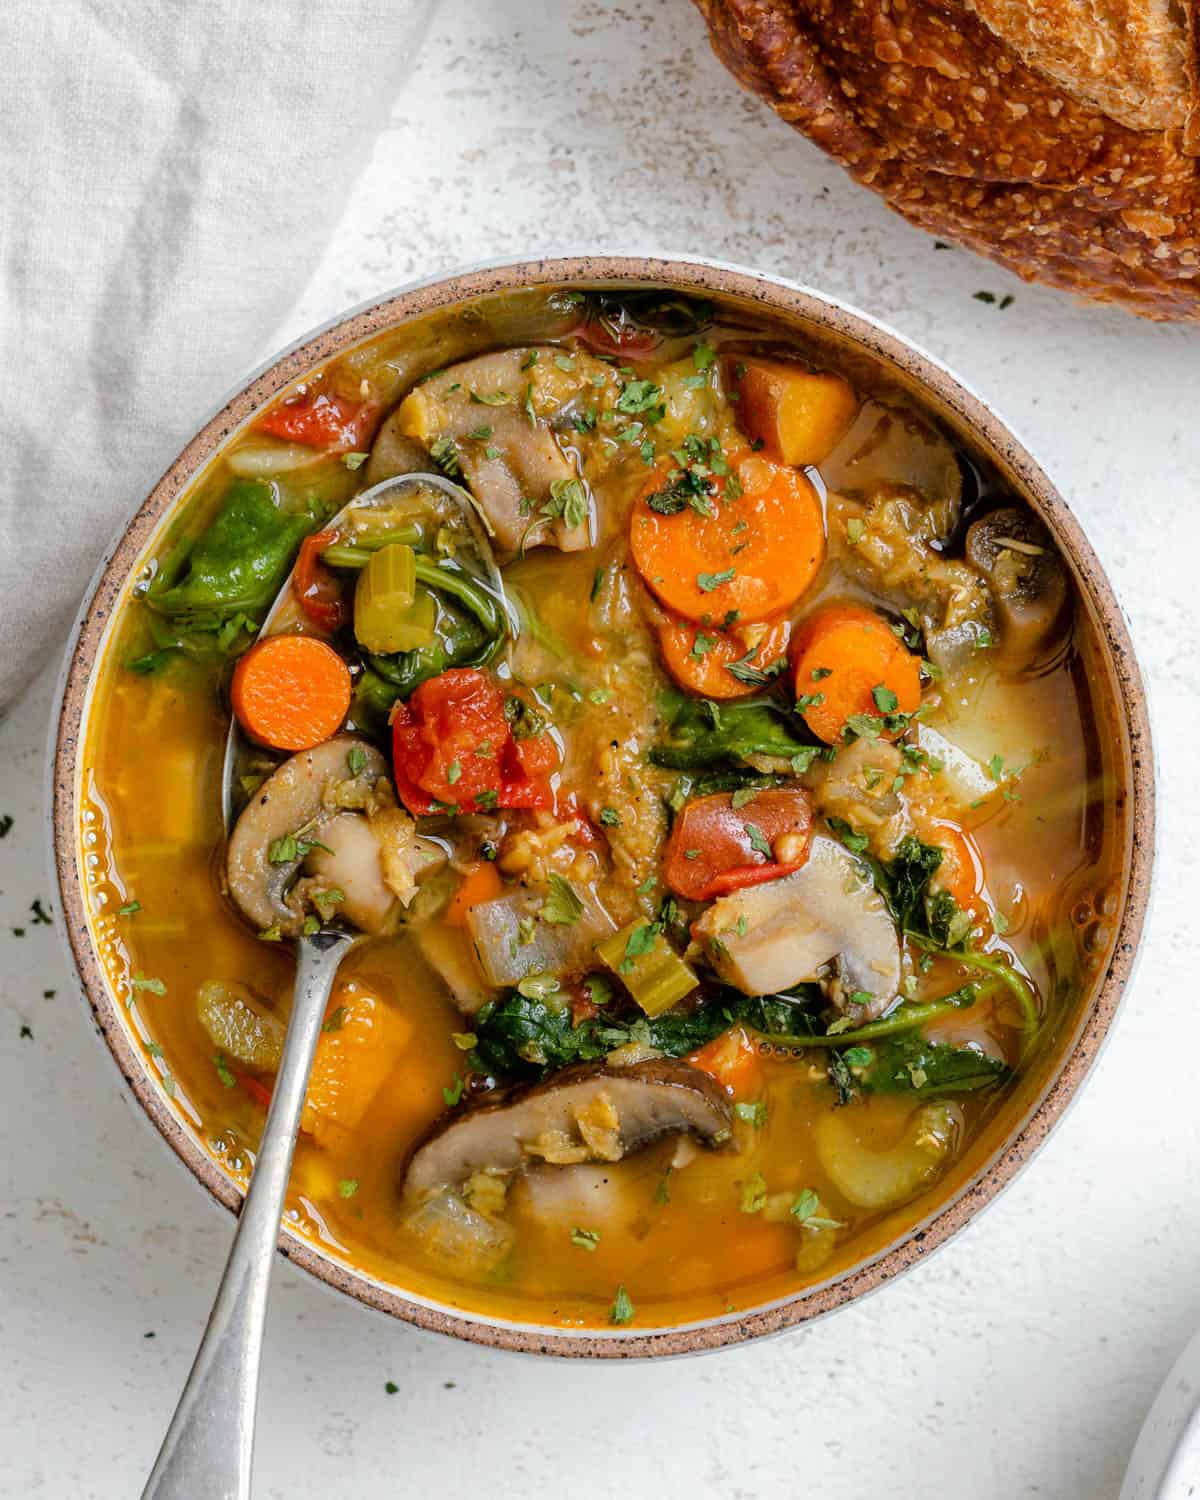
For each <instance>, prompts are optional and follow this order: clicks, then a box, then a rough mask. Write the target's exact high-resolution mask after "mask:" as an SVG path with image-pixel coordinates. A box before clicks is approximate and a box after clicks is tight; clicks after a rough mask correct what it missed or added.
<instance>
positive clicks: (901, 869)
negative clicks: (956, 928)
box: [875, 833, 943, 932]
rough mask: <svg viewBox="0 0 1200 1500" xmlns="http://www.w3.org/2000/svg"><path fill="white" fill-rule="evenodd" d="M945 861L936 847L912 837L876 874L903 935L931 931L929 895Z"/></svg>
mask: <svg viewBox="0 0 1200 1500" xmlns="http://www.w3.org/2000/svg"><path fill="white" fill-rule="evenodd" d="M942 859H943V853H942V850H941V849H939V848H938V847H937V846H936V845H935V844H923V843H922V842H921V840H920V839H919V838H917V836H916V834H914V833H910V834H908V835H906V836H905V837H904V838H903V839H901V840H900V843H899V844H898V845H897V847H896V854H895V857H894V858H893V859H891V860H889V862H888V863H887V864H886V865H883V866H881V867H880V870H879V871H878V872H877V873H876V879H875V884H876V885H877V886H878V887H879V890H880V893H881V894H882V896H883V898H884V900H885V901H886V902H887V904H888V906H889V908H890V909H891V913H892V916H893V917H894V918H895V920H896V925H897V926H898V927H899V928H900V929H901V931H907V932H925V931H927V930H928V928H927V921H926V916H925V902H926V894H927V892H928V890H929V882H930V881H931V880H932V879H933V877H934V875H935V874H936V873H937V871H938V870H939V869H940V868H941V864H942ZM881 876H882V879H881V878H880V877H881Z"/></svg>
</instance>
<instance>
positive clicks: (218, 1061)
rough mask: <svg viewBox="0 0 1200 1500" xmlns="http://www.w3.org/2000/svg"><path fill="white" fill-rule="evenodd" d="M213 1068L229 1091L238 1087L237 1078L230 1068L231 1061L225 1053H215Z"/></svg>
mask: <svg viewBox="0 0 1200 1500" xmlns="http://www.w3.org/2000/svg"><path fill="white" fill-rule="evenodd" d="M213 1067H214V1068H216V1070H217V1077H218V1078H219V1079H220V1080H221V1082H222V1083H223V1084H224V1086H225V1087H226V1088H227V1089H232V1088H236V1087H237V1077H236V1075H235V1074H234V1071H233V1069H232V1068H231V1067H230V1066H229V1059H228V1058H227V1057H226V1056H225V1054H224V1053H223V1052H214V1053H213Z"/></svg>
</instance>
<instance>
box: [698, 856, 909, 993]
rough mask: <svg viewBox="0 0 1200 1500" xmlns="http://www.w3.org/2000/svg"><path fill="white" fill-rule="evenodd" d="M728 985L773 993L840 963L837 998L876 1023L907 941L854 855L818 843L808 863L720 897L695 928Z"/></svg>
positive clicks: (834, 987) (896, 984) (895, 987)
mask: <svg viewBox="0 0 1200 1500" xmlns="http://www.w3.org/2000/svg"><path fill="white" fill-rule="evenodd" d="M692 935H693V936H694V937H695V938H696V939H697V940H698V941H700V942H702V943H703V944H704V945H705V947H706V948H707V950H708V953H709V956H710V958H711V960H712V964H713V967H714V968H715V969H716V971H717V973H718V974H719V975H720V977H721V978H722V979H723V980H725V982H726V983H727V984H732V985H735V986H736V987H737V988H738V989H740V990H742V991H743V992H744V993H745V994H747V995H770V994H774V993H776V992H778V991H779V990H786V989H788V988H789V987H790V986H791V985H794V984H799V983H801V982H802V981H810V980H818V979H822V978H823V977H824V976H825V973H826V968H827V966H828V965H830V964H832V965H833V966H834V969H835V975H834V978H833V980H832V982H829V983H828V984H827V992H828V994H829V996H830V999H831V1000H832V1001H833V1003H834V1004H835V1005H837V1006H838V1008H839V1009H842V1010H845V1011H846V1012H847V1013H848V1014H850V1015H851V1016H853V1017H854V1019H855V1020H856V1021H868V1020H873V1019H874V1018H875V1017H877V1016H879V1015H882V1014H883V1012H884V1011H885V1010H887V1009H888V1007H889V1006H890V1005H891V1003H892V1001H893V1000H894V999H895V997H896V995H897V993H898V991H899V988H900V939H899V936H898V934H897V932H896V927H895V924H894V923H893V921H892V919H891V917H890V916H889V915H888V910H887V907H886V905H885V904H884V900H883V897H882V896H881V895H880V894H879V892H878V891H877V890H876V889H875V887H874V885H873V884H872V882H871V880H870V877H869V876H868V875H867V874H866V872H865V871H864V870H863V868H862V866H861V865H860V864H859V863H858V861H857V860H856V859H855V858H854V856H853V855H852V854H850V853H849V851H848V850H846V849H845V848H843V846H842V845H841V844H839V843H837V842H836V841H835V840H834V839H829V838H824V837H821V836H818V837H817V838H814V839H813V841H812V849H811V852H810V854H809V857H808V863H807V864H806V865H805V866H804V867H803V869H800V870H797V871H796V873H795V874H794V875H788V876H786V877H785V878H784V879H783V880H774V881H771V882H770V884H768V885H759V886H751V887H750V888H749V889H748V890H744V891H737V892H735V893H734V894H733V895H730V896H722V897H721V898H720V900H718V901H715V902H714V903H713V904H712V906H710V907H709V909H708V910H707V911H706V912H705V913H704V915H703V917H701V918H700V920H699V921H698V922H697V923H696V924H695V926H694V927H693V928H692Z"/></svg>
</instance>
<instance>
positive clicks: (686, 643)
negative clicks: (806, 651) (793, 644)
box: [658, 620, 792, 698]
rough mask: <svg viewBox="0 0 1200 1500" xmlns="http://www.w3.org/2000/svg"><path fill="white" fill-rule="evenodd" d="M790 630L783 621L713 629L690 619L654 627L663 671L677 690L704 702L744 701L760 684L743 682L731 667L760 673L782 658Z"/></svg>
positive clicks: (788, 625)
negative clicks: (664, 665) (665, 668)
mask: <svg viewBox="0 0 1200 1500" xmlns="http://www.w3.org/2000/svg"><path fill="white" fill-rule="evenodd" d="M791 633H792V627H791V625H790V623H789V622H788V621H787V620H762V621H758V622H752V623H749V624H746V625H734V626H732V627H731V628H730V629H729V630H716V629H713V628H711V627H709V626H707V625H696V624H694V623H693V622H692V621H691V620H671V621H669V622H668V623H667V624H666V625H660V626H659V627H658V644H659V648H660V649H661V651H662V654H663V661H665V662H666V664H667V670H668V671H669V672H670V674H671V676H672V677H674V679H675V681H676V682H677V683H678V684H679V686H680V687H682V688H686V689H687V690H688V692H689V693H699V694H700V696H701V697H703V698H744V697H745V695H746V694H747V693H755V692H757V691H758V689H759V688H760V687H761V686H762V682H761V681H758V682H755V681H754V679H753V677H751V680H750V681H748V682H747V681H746V680H745V677H744V676H738V675H737V673H736V672H732V671H730V668H731V667H740V668H741V669H742V670H743V671H745V670H746V669H755V670H757V671H759V672H765V671H766V670H767V669H768V668H770V667H771V666H773V665H775V664H777V663H778V662H779V661H780V658H781V657H784V656H786V654H787V648H788V639H789V637H790V636H791Z"/></svg>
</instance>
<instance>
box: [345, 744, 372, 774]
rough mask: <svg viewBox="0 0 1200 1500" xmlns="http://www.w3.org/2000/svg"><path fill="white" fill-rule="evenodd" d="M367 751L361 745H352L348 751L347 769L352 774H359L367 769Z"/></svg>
mask: <svg viewBox="0 0 1200 1500" xmlns="http://www.w3.org/2000/svg"><path fill="white" fill-rule="evenodd" d="M366 765H367V752H366V751H365V750H364V749H363V747H362V746H361V745H351V747H350V749H349V750H348V751H347V752H346V769H347V770H348V771H349V772H350V774H351V776H358V775H361V773H362V772H363V771H364V770H365V769H366Z"/></svg>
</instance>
